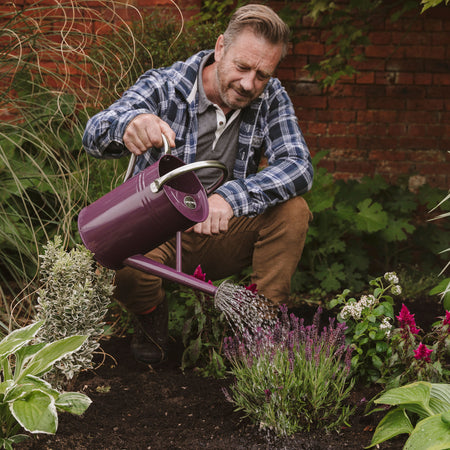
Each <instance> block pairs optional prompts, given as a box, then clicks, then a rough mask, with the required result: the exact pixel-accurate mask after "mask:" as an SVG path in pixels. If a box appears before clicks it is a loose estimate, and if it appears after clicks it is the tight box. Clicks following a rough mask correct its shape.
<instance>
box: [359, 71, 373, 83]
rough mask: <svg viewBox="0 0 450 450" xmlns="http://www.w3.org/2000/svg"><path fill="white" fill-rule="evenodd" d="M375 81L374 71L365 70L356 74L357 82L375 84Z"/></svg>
mask: <svg viewBox="0 0 450 450" xmlns="http://www.w3.org/2000/svg"><path fill="white" fill-rule="evenodd" d="M374 81H375V74H374V73H373V72H363V73H357V74H356V83H358V84H373V83H374Z"/></svg>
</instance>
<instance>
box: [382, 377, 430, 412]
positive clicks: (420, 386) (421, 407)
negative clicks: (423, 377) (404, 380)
mask: <svg viewBox="0 0 450 450" xmlns="http://www.w3.org/2000/svg"><path fill="white" fill-rule="evenodd" d="M430 392H431V383H428V382H426V381H418V382H416V383H411V384H408V385H406V386H402V387H399V388H394V389H390V390H389V391H387V392H385V393H384V394H382V395H381V396H380V397H379V398H377V399H376V400H375V403H378V404H384V405H393V406H401V407H402V408H405V409H407V410H409V411H412V412H415V413H417V414H419V416H421V417H427V416H429V415H430V414H432V412H431V411H430V407H429V398H430Z"/></svg>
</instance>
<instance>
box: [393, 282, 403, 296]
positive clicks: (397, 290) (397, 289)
mask: <svg viewBox="0 0 450 450" xmlns="http://www.w3.org/2000/svg"><path fill="white" fill-rule="evenodd" d="M391 292H392V294H393V295H400V294H401V293H402V288H401V286H400V285H399V284H396V285H395V286H392V287H391Z"/></svg>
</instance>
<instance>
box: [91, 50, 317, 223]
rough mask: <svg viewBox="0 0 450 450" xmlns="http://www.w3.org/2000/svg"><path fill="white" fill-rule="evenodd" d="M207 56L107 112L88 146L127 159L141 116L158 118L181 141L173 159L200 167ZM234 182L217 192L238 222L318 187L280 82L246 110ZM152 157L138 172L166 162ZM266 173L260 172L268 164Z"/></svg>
mask: <svg viewBox="0 0 450 450" xmlns="http://www.w3.org/2000/svg"><path fill="white" fill-rule="evenodd" d="M209 52H210V51H202V52H200V53H198V54H196V55H193V56H192V57H191V58H189V59H188V60H187V61H185V62H176V63H175V64H173V65H172V66H171V67H168V68H161V69H156V70H149V71H147V72H146V73H144V74H143V75H142V76H141V77H140V78H139V79H138V81H137V82H136V84H135V85H134V86H132V87H131V88H130V89H128V90H127V91H126V92H125V93H124V94H123V96H122V97H121V98H120V99H119V100H117V101H116V102H115V103H113V104H112V105H111V106H110V107H109V108H108V109H106V110H104V111H102V112H99V113H98V114H96V115H95V116H93V117H91V118H90V119H89V121H88V123H87V125H86V129H85V132H84V136H83V145H84V148H85V149H86V151H87V152H88V153H89V154H90V155H92V156H94V157H97V158H118V157H121V156H124V155H128V154H129V151H128V150H127V149H126V147H125V146H124V144H123V138H122V137H123V134H124V131H125V128H126V127H127V125H128V123H129V122H130V121H131V120H132V119H133V118H134V117H136V116H137V115H138V114H143V113H152V114H155V115H157V116H158V117H160V118H161V119H162V120H164V121H165V122H167V123H168V124H169V125H170V127H171V128H172V130H173V131H174V132H175V134H176V139H175V142H176V147H175V149H173V150H172V155H174V156H176V157H178V158H180V159H181V160H182V161H184V162H185V163H186V164H188V163H192V162H194V161H195V153H196V148H197V130H198V123H197V109H198V92H197V76H198V70H199V66H200V62H201V60H202V58H203V57H204V56H205V55H207V54H208V53H209ZM241 117H242V121H241V125H240V130H239V143H238V149H237V153H236V162H235V165H234V170H233V179H232V180H229V181H227V182H225V183H224V184H223V185H222V186H220V187H219V188H217V189H216V190H215V193H217V194H219V195H221V196H222V197H223V198H225V199H226V201H227V202H228V203H229V204H230V205H231V207H232V209H233V212H234V214H235V215H236V216H242V215H248V216H254V215H257V214H261V213H262V212H264V211H265V210H266V209H267V208H268V207H269V206H272V205H275V204H277V203H279V202H283V201H286V200H288V199H289V198H291V197H294V196H297V195H302V194H304V193H305V192H307V191H308V190H309V189H310V188H311V186H312V181H313V168H312V164H311V157H310V154H309V150H308V147H307V146H306V143H305V140H304V138H303V135H302V133H301V131H300V128H299V126H298V122H297V118H296V116H295V112H294V108H293V105H292V102H291V100H290V99H289V96H288V95H287V93H286V91H285V90H284V88H283V87H282V85H281V83H280V81H279V80H278V79H276V78H271V79H270V81H269V82H268V84H267V86H266V88H265V90H264V92H263V93H262V94H261V96H260V97H259V98H257V99H255V100H254V101H253V102H252V103H251V104H250V105H249V106H247V107H246V108H244V109H243V110H242V116H241ZM161 153H162V150H161V149H154V148H152V149H149V150H148V151H147V152H146V153H145V154H143V155H142V156H140V157H138V158H137V163H136V168H135V172H138V171H140V170H143V169H144V168H145V167H147V166H148V165H151V164H153V163H155V162H156V161H157V160H158V159H159V158H160V157H161ZM262 155H265V157H266V158H267V163H268V164H267V167H265V168H264V169H262V170H259V171H258V165H259V162H260V159H261V156H262Z"/></svg>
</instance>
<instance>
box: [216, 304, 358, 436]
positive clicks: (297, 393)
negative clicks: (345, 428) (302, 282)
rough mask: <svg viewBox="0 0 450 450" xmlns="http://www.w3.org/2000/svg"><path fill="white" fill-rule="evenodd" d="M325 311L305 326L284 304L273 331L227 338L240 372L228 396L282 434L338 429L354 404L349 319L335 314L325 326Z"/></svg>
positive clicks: (229, 353)
mask: <svg viewBox="0 0 450 450" xmlns="http://www.w3.org/2000/svg"><path fill="white" fill-rule="evenodd" d="M321 312H322V310H321V309H320V308H319V310H318V311H317V312H316V314H315V316H314V319H313V323H312V325H309V326H305V325H304V321H303V319H299V318H297V317H296V316H295V315H293V314H290V316H288V313H287V308H286V307H285V306H283V307H281V313H282V314H281V319H278V320H277V322H276V323H275V326H274V327H273V329H272V330H271V331H269V332H266V333H263V332H262V331H260V332H259V333H257V334H256V335H250V333H248V332H247V333H244V335H243V336H234V337H228V338H226V339H225V347H224V353H225V356H226V357H227V359H228V360H229V361H230V363H231V373H232V374H233V375H234V377H235V384H233V385H232V386H231V387H230V391H225V395H226V397H227V399H228V400H229V401H230V402H231V403H233V404H234V405H236V409H237V410H242V411H244V412H245V414H246V415H247V416H249V417H250V418H251V419H252V420H254V421H255V422H257V423H259V424H260V426H261V427H263V428H268V429H271V430H273V431H274V432H275V433H276V434H278V435H290V434H292V433H295V432H296V431H299V430H310V429H311V428H313V427H323V428H324V429H329V430H332V429H339V427H340V426H341V425H342V424H343V423H346V421H347V419H348V417H349V416H350V415H351V413H352V412H353V410H354V409H353V408H351V407H350V406H347V405H345V400H346V398H347V397H348V395H349V394H350V391H351V389H352V387H353V380H352V379H350V377H349V375H350V360H351V353H352V350H351V348H349V347H348V346H347V345H346V344H345V334H344V331H345V325H344V324H341V323H338V324H335V320H334V319H330V321H329V325H328V327H324V328H323V329H322V330H320V328H319V320H320V315H321Z"/></svg>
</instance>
